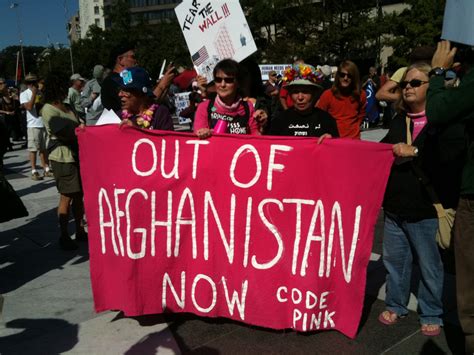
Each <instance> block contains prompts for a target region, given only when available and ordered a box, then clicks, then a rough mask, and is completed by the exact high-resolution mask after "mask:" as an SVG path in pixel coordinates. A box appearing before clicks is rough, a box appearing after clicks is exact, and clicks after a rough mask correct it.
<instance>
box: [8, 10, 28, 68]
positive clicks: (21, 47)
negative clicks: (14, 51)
mask: <svg viewBox="0 0 474 355" xmlns="http://www.w3.org/2000/svg"><path fill="white" fill-rule="evenodd" d="M10 9H15V14H16V24H17V27H18V37H19V38H20V53H21V64H22V67H23V76H25V75H26V69H25V57H24V55H23V34H22V33H21V25H20V14H19V13H18V4H17V3H14V2H12V3H11V4H10Z"/></svg>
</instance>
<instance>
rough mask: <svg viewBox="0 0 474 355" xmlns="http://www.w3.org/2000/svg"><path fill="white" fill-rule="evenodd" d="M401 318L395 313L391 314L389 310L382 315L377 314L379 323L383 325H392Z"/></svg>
mask: <svg viewBox="0 0 474 355" xmlns="http://www.w3.org/2000/svg"><path fill="white" fill-rule="evenodd" d="M400 318H403V317H400V316H399V315H398V314H396V313H395V312H392V311H390V310H388V309H387V310H385V311H383V312H382V313H380V314H379V318H378V319H379V322H380V323H382V324H385V325H394V324H395V323H397V322H398V319H400Z"/></svg>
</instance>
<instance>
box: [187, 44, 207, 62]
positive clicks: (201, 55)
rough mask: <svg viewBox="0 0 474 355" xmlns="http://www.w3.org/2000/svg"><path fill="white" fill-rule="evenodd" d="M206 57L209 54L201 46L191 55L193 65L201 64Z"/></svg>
mask: <svg viewBox="0 0 474 355" xmlns="http://www.w3.org/2000/svg"><path fill="white" fill-rule="evenodd" d="M208 58H209V54H208V53H207V49H206V47H202V48H201V49H200V50H198V51H197V52H196V53H194V54H193V56H192V57H191V59H192V60H193V63H194V65H195V66H199V65H201V64H202V63H204V61H205V60H207V59H208Z"/></svg>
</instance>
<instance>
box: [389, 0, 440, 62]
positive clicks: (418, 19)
mask: <svg viewBox="0 0 474 355" xmlns="http://www.w3.org/2000/svg"><path fill="white" fill-rule="evenodd" d="M406 3H408V4H409V5H410V8H408V9H406V10H404V11H403V12H401V13H400V14H391V15H386V16H385V17H384V28H385V29H386V30H385V31H384V34H385V38H386V39H385V41H384V42H385V44H387V45H389V46H392V47H393V49H394V54H393V56H392V57H391V58H390V62H391V64H393V66H404V65H407V64H408V56H409V54H410V52H411V51H412V50H413V48H415V47H418V46H434V45H435V44H436V42H437V41H438V40H439V38H440V36H441V29H442V25H443V14H444V7H445V3H446V0H407V1H406Z"/></svg>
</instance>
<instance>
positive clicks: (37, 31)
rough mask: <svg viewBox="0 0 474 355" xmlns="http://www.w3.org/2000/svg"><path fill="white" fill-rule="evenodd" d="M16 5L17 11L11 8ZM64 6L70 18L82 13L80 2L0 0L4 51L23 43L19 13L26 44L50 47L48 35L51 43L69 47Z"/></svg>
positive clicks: (75, 0)
mask: <svg viewBox="0 0 474 355" xmlns="http://www.w3.org/2000/svg"><path fill="white" fill-rule="evenodd" d="M12 2H14V3H17V4H18V7H17V8H16V9H10V5H11V3H12ZM64 3H66V9H67V13H66V17H67V19H69V18H70V17H71V16H72V15H73V14H75V13H76V12H77V11H78V8H79V1H78V0H18V1H10V0H0V16H1V17H0V50H2V49H3V48H5V47H8V46H11V45H18V44H19V34H18V21H17V16H16V11H17V10H18V14H19V19H20V27H21V32H22V34H23V45H25V46H47V45H48V35H49V39H50V43H51V44H54V45H55V44H56V43H63V44H68V39H67V33H66V18H65V11H64Z"/></svg>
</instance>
